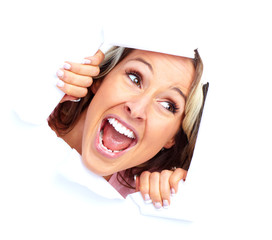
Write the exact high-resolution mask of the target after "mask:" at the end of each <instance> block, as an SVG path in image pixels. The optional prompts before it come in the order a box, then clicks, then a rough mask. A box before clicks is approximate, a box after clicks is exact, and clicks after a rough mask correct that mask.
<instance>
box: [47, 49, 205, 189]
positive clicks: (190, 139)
mask: <svg viewBox="0 0 272 240" xmlns="http://www.w3.org/2000/svg"><path fill="white" fill-rule="evenodd" d="M133 50H134V49H130V48H123V47H113V48H111V49H110V50H109V51H108V52H107V53H106V55H105V59H104V61H103V62H102V63H101V65H100V74H99V75H98V76H97V77H96V78H94V81H102V80H103V78H104V77H105V76H106V75H107V74H108V73H109V72H110V71H111V70H112V69H113V68H114V67H115V66H116V65H117V64H118V63H119V62H121V61H122V60H123V59H124V58H125V57H126V56H127V55H128V54H129V53H131V52H132V51H133ZM193 63H194V66H195V78H194V80H193V83H192V86H191V91H190V94H189V96H188V98H187V100H186V105H185V112H184V119H183V121H182V126H181V127H180V129H179V131H178V133H177V134H176V136H175V145H173V146H172V147H171V148H169V149H164V150H161V151H160V152H158V153H157V154H156V155H155V156H154V157H153V158H151V159H150V160H149V161H147V162H145V163H143V164H141V165H139V166H135V167H133V168H130V169H127V170H126V171H125V175H124V176H125V178H129V179H133V177H134V175H140V174H141V173H142V172H143V171H146V170H148V171H150V172H152V171H162V170H164V169H171V168H173V167H181V168H183V169H185V170H188V169H189V166H190V162H191V158H192V156H193V151H194V147H195V142H196V138H197V133H198V128H199V124H200V120H201V115H202V110H203V106H204V101H205V95H206V93H207V89H208V84H206V85H204V86H203V87H202V84H201V82H200V79H201V76H202V72H203V63H202V60H201V58H200V55H199V53H198V51H197V50H195V58H194V59H193ZM93 96H94V95H93V93H92V91H91V90H90V89H89V91H88V94H87V95H86V96H85V97H84V98H82V99H81V101H80V102H64V103H60V104H58V106H57V107H56V108H55V110H54V111H53V112H52V114H51V115H50V117H49V120H48V124H49V126H50V127H51V128H52V129H54V130H55V131H56V133H57V134H58V136H64V135H65V134H67V133H68V132H69V131H70V130H71V129H72V128H73V127H74V125H75V123H76V122H77V120H78V117H79V115H80V114H81V113H82V112H83V111H84V110H85V109H86V108H87V107H88V106H89V104H90V102H91V101H92V98H93ZM118 177H119V178H118V179H120V177H121V179H122V181H121V183H122V184H123V185H125V186H127V187H132V186H130V185H129V184H128V183H127V182H126V181H125V179H124V178H123V177H122V176H121V175H120V174H119V175H118Z"/></svg>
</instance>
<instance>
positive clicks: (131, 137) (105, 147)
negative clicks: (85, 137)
mask: <svg viewBox="0 0 272 240" xmlns="http://www.w3.org/2000/svg"><path fill="white" fill-rule="evenodd" d="M136 144H137V134H136V132H135V130H133V128H132V127H131V126H129V125H128V124H127V123H126V122H124V121H122V120H121V119H120V118H118V117H117V116H112V115H111V116H107V117H106V118H104V119H103V121H102V123H101V125H100V128H99V130H98V133H97V136H96V144H95V145H96V149H97V150H98V151H99V152H100V153H101V154H102V155H104V156H105V157H109V158H115V157H119V156H121V155H122V154H124V153H125V152H127V151H129V150H130V149H131V148H132V147H134V146H135V145H136Z"/></svg>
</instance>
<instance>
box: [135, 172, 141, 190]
mask: <svg viewBox="0 0 272 240" xmlns="http://www.w3.org/2000/svg"><path fill="white" fill-rule="evenodd" d="M134 178H135V192H139V191H140V178H139V176H136V175H135V176H134Z"/></svg>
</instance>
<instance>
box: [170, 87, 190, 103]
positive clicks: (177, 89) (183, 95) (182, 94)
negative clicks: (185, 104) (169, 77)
mask: <svg viewBox="0 0 272 240" xmlns="http://www.w3.org/2000/svg"><path fill="white" fill-rule="evenodd" d="M171 89H172V90H174V91H176V92H178V93H179V94H180V95H181V96H182V97H183V98H184V99H185V101H186V100H187V97H186V96H185V94H184V93H183V92H182V91H181V90H180V89H179V88H177V87H173V88H171Z"/></svg>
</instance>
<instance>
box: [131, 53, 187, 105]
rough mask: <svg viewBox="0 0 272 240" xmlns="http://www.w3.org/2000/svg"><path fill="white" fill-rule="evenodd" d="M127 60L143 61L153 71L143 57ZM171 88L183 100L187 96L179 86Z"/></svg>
mask: <svg viewBox="0 0 272 240" xmlns="http://www.w3.org/2000/svg"><path fill="white" fill-rule="evenodd" d="M129 61H139V62H142V63H144V64H145V65H147V66H148V68H149V69H150V71H151V72H152V73H153V72H154V71H153V67H152V65H151V64H150V63H148V62H147V61H145V60H144V59H142V58H134V59H131V60H129ZM171 89H172V90H174V91H176V92H178V93H179V94H180V95H181V97H183V98H184V99H185V101H186V100H187V97H186V96H185V94H184V93H183V92H182V91H181V90H180V89H179V88H177V87H173V88H171Z"/></svg>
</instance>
